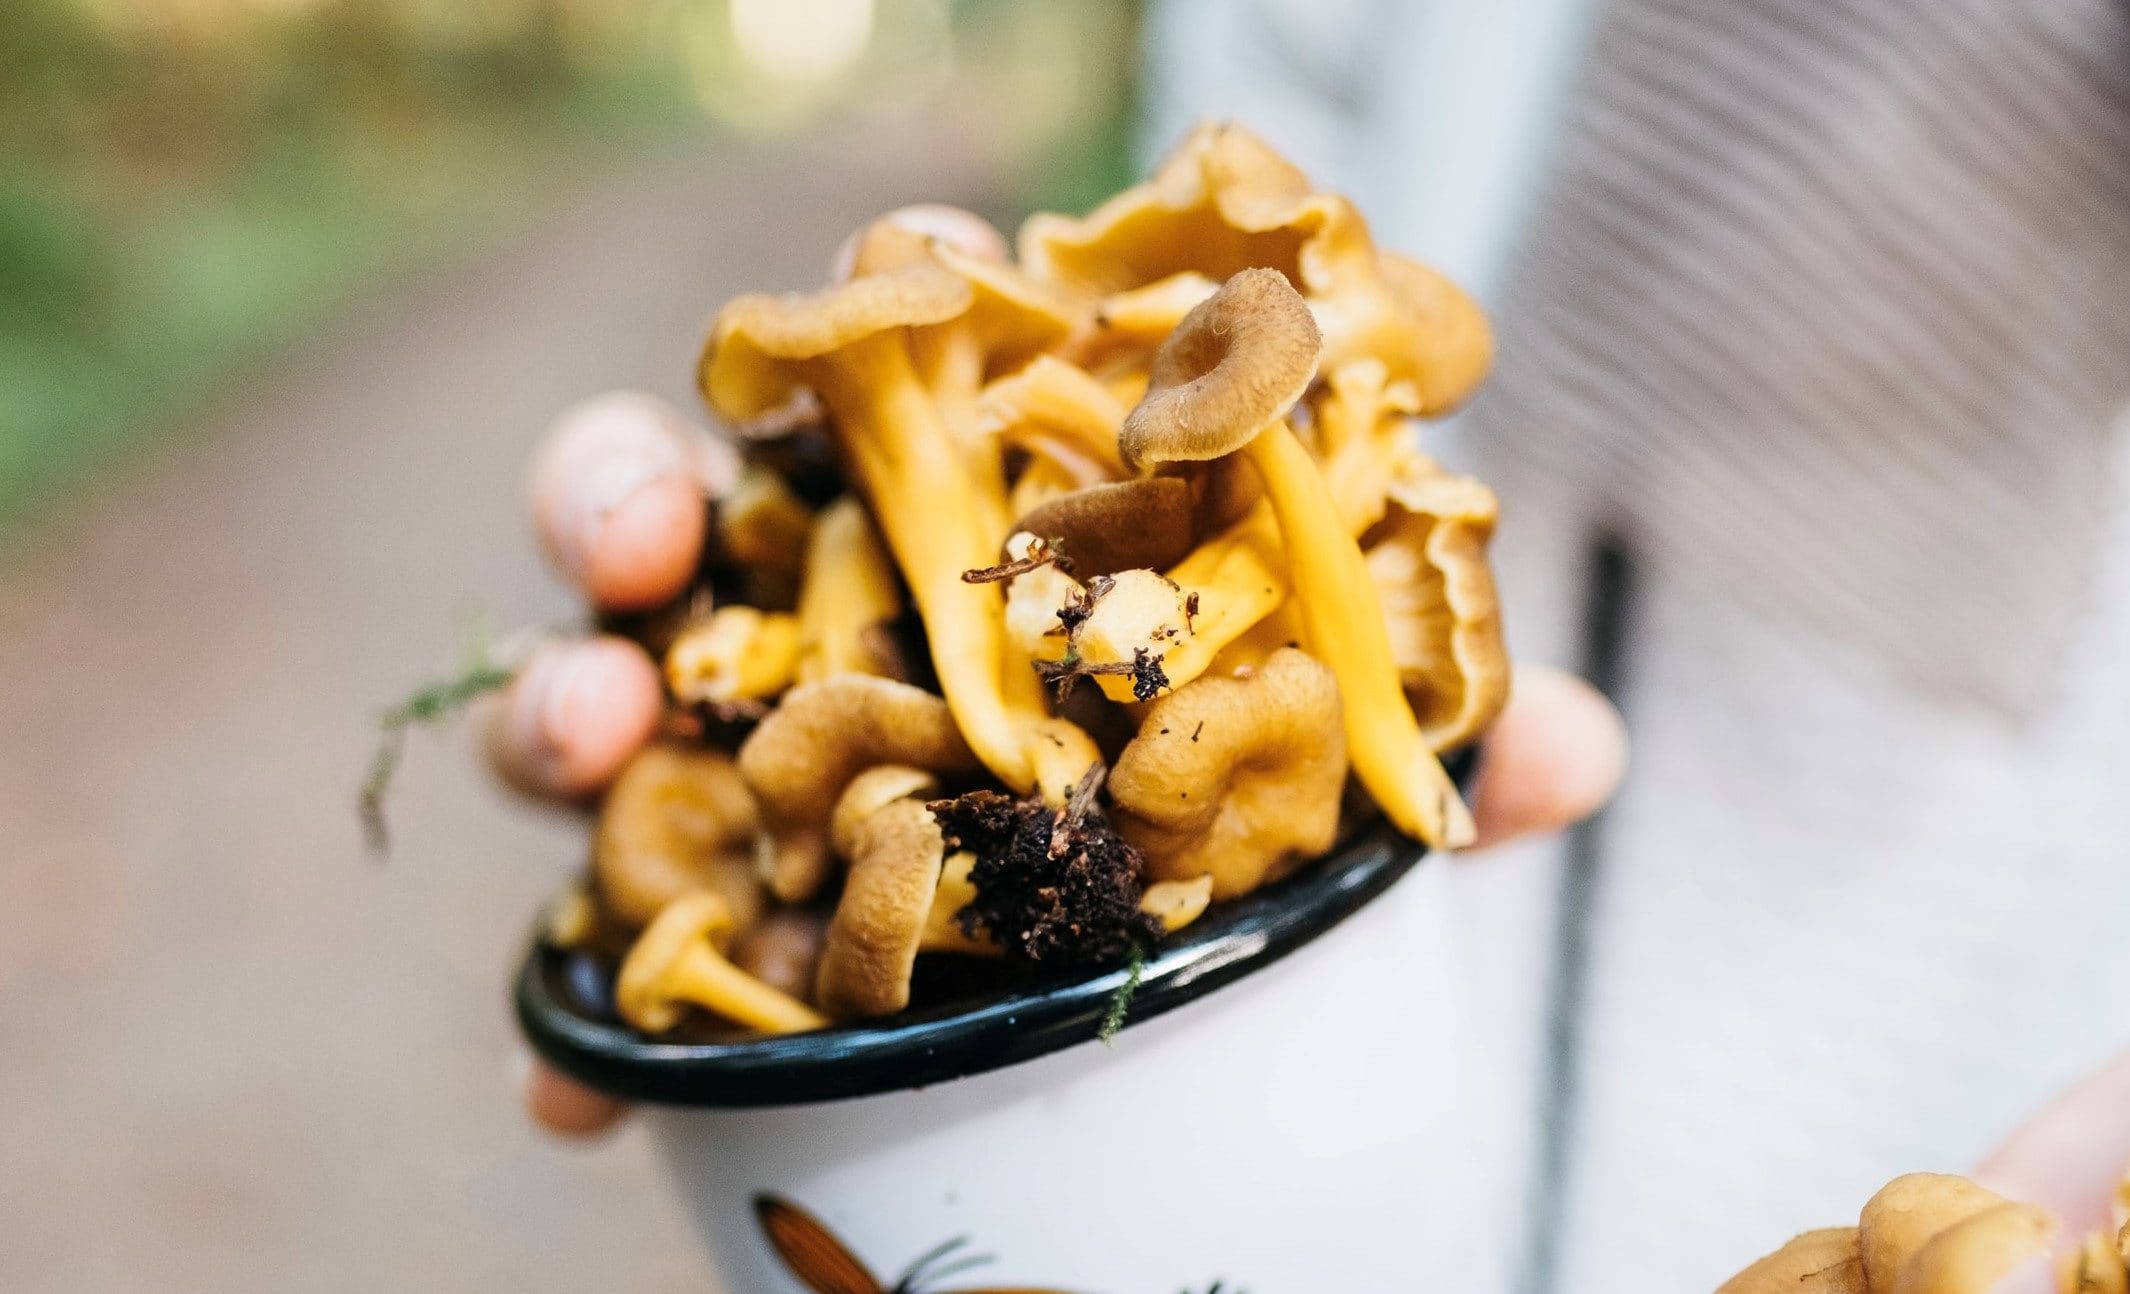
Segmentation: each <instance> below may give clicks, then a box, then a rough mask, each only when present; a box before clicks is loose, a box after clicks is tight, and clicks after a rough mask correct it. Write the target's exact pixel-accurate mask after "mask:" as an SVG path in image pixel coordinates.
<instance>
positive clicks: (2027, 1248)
mask: <svg viewBox="0 0 2130 1294" xmlns="http://www.w3.org/2000/svg"><path fill="white" fill-rule="evenodd" d="M2060 1226H2061V1223H2060V1222H2059V1220H2058V1219H2057V1217H2056V1215H2055V1214H2053V1213H2050V1212H2049V1211H2048V1210H2047V1209H2044V1208H2041V1207H2039V1206H2037V1205H2033V1204H1998V1205H1995V1206H1993V1207H1991V1208H1987V1209H1984V1210H1982V1211H1981V1212H1979V1213H1975V1214H1972V1215H1970V1216H1968V1217H1965V1218H1962V1219H1961V1220H1960V1221H1958V1222H1955V1223H1953V1224H1952V1225H1951V1226H1948V1227H1946V1228H1945V1229H1944V1230H1942V1231H1940V1232H1938V1233H1937V1234H1936V1235H1934V1236H1932V1237H1931V1238H1930V1240H1929V1241H1928V1242H1927V1243H1925V1244H1924V1246H1923V1247H1922V1248H1921V1249H1919V1250H1917V1251H1916V1255H1915V1257H1913V1258H1911V1259H1909V1260H1908V1263H1907V1265H1906V1266H1904V1267H1903V1268H1902V1269H1901V1274H1900V1278H1899V1279H1898V1280H1896V1281H1894V1282H1893V1284H1892V1285H1890V1286H1888V1287H1887V1288H1888V1289H1889V1290H1890V1291H1891V1294H1989V1291H1991V1290H1993V1289H1995V1288H1996V1287H1997V1282H1998V1281H2000V1280H2002V1279H2004V1277H2005V1276H2006V1275H2008V1274H2009V1273H2010V1272H2011V1270H2012V1269H2013V1268H2015V1267H2017V1266H2019V1265H2020V1264H2021V1263H2023V1262H2026V1261H2027V1260H2029V1259H2032V1258H2036V1257H2040V1256H2042V1255H2045V1254H2047V1253H2048V1252H2049V1247H2050V1242H2051V1241H2053V1240H2054V1239H2055V1236H2056V1232H2057V1230H2058V1229H2059V1228H2060Z"/></svg>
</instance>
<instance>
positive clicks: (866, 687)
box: [739, 674, 978, 826]
mask: <svg viewBox="0 0 2130 1294" xmlns="http://www.w3.org/2000/svg"><path fill="white" fill-rule="evenodd" d="M876 764H907V765H909V766H911V767H913V768H921V769H926V770H929V771H933V772H939V773H973V772H975V771H977V768H978V765H977V762H976V756H975V755H974V754H972V753H970V750H969V747H968V744H967V743H966V742H964V741H963V740H962V736H961V730H960V729H958V728H956V727H955V726H954V716H953V715H952V714H951V713H950V712H949V711H948V710H947V703H946V702H945V701H943V700H941V699H940V698H938V697H937V696H934V695H933V694H932V693H930V692H927V691H925V690H924V689H923V688H920V687H913V686H911V685H910V684H908V683H899V682H896V681H895V680H893V679H886V678H879V677H876V676H874V675H870V674H838V675H835V676H833V677H830V678H824V679H818V680H816V681H814V682H811V683H801V684H800V685H799V686H797V687H795V688H793V689H791V691H789V692H787V693H785V694H784V700H783V701H782V703H780V704H779V705H778V706H777V708H776V709H774V710H772V711H770V712H769V714H768V715H767V716H766V717H765V718H764V719H763V720H762V721H761V723H759V724H757V725H756V726H755V730H754V731H753V732H752V733H750V734H748V737H747V740H746V741H745V742H743V743H742V744H741V745H740V751H739V769H740V774H741V776H743V777H745V778H746V779H747V785H748V786H749V787H750V788H751V789H752V790H753V791H754V793H755V795H756V796H757V797H758V799H759V800H760V802H761V805H762V810H763V813H764V815H765V816H766V817H767V818H768V819H769V820H770V822H771V823H772V824H776V823H803V824H808V825H814V826H822V825H826V824H827V822H828V821H829V818H830V816H831V815H832V814H833V812H834V810H835V807H836V800H837V798H838V797H839V796H841V795H842V794H843V790H844V788H845V787H847V786H849V785H850V783H851V779H853V778H855V777H857V776H858V774H859V773H861V772H863V771H864V770H866V769H868V768H871V767H873V766H874V765H876Z"/></svg>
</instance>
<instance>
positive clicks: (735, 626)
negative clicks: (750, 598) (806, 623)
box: [666, 604, 800, 707]
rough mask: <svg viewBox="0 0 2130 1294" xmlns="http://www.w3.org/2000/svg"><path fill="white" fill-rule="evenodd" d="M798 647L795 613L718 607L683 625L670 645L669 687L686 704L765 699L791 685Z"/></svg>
mask: <svg viewBox="0 0 2130 1294" xmlns="http://www.w3.org/2000/svg"><path fill="white" fill-rule="evenodd" d="M799 645H800V633H799V620H798V618H797V617H796V616H789V615H785V614H784V613H783V612H781V611H758V610H756V609H755V608H753V607H750V606H742V605H738V604H735V605H732V606H724V607H719V608H718V609H717V610H715V611H713V612H711V613H710V614H709V616H708V617H706V618H704V619H701V620H697V621H695V622H694V623H692V624H690V625H688V626H687V627H685V628H683V629H682V630H681V631H680V633H679V635H678V636H676V637H675V638H674V639H673V643H672V645H671V646H669V647H667V648H666V688H667V690H668V691H670V692H672V693H673V698H674V699H675V700H676V701H680V702H683V703H686V704H702V705H709V706H738V707H744V706H747V705H748V704H749V703H760V702H762V701H765V700H768V699H769V698H771V697H774V696H776V695H777V694H778V693H779V692H782V691H783V690H784V689H785V688H787V687H790V686H791V683H792V680H793V679H794V678H795V677H796V676H797V672H798V667H799Z"/></svg>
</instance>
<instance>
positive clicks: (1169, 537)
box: [1013, 476, 1197, 579]
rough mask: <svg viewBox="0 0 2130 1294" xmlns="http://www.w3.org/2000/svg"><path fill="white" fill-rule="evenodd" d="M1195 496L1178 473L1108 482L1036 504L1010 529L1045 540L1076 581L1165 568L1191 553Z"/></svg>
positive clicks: (1187, 482) (1190, 486) (1195, 493)
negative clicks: (1139, 568)
mask: <svg viewBox="0 0 2130 1294" xmlns="http://www.w3.org/2000/svg"><path fill="white" fill-rule="evenodd" d="M1196 495H1197V491H1196V490H1194V489H1193V488H1192V483H1191V482H1190V481H1188V480H1186V479H1184V478H1183V477H1180V476H1142V477H1139V478H1137V479H1136V480H1130V481H1109V482H1104V483H1103V484H1101V485H1091V486H1088V487H1087V488H1086V489H1083V490H1075V491H1073V492H1072V493H1070V494H1065V495H1060V496H1058V497H1057V498H1054V499H1050V500H1047V501H1046V502H1044V503H1041V504H1038V505H1037V506H1036V507H1034V508H1031V509H1030V510H1029V511H1028V513H1027V515H1025V516H1023V517H1022V518H1021V519H1020V520H1019V521H1018V522H1016V523H1014V527H1013V528H1014V529H1015V530H1016V531H1026V532H1028V533H1030V534H1034V535H1040V536H1041V537H1042V538H1044V539H1047V540H1049V541H1050V542H1051V543H1052V544H1053V545H1054V546H1055V547H1056V548H1057V549H1058V551H1060V552H1062V553H1064V554H1065V556H1066V557H1067V559H1069V560H1070V561H1071V562H1072V570H1073V574H1074V575H1075V576H1077V577H1079V578H1082V579H1086V578H1090V577H1092V576H1096V575H1109V574H1112V573H1114V572H1116V571H1122V570H1129V569H1131V568H1132V567H1135V566H1150V567H1158V568H1166V567H1169V566H1173V565H1175V564H1176V563H1177V562H1180V561H1182V560H1183V559H1184V557H1185V556H1187V555H1188V554H1189V553H1190V551H1191V543H1192V538H1193V536H1192V510H1193V508H1194V506H1195V505H1196V503H1197V498H1196Z"/></svg>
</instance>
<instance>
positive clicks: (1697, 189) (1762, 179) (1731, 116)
mask: <svg viewBox="0 0 2130 1294" xmlns="http://www.w3.org/2000/svg"><path fill="white" fill-rule="evenodd" d="M1582 76H1583V79H1582V81H1581V83H1580V85H1579V86H1578V88H1577V89H1576V91H1575V92H1574V93H1573V95H1572V96H1571V99H1570V108H1569V116H1568V119H1567V121H1566V122H1565V123H1564V133H1563V135H1562V138H1561V142H1560V144H1559V146H1558V153H1557V156H1556V159H1555V166H1554V169H1553V173H1552V176H1551V178H1550V181H1549V184H1548V186H1547V188H1546V189H1545V190H1544V191H1543V192H1542V193H1541V195H1540V197H1539V200H1538V206H1537V209H1536V211H1535V215H1534V219H1533V221H1532V223H1531V226H1530V228H1529V231H1528V233H1527V235H1526V241H1525V244H1524V246H1523V248H1522V249H1521V254H1520V256H1519V257H1518V258H1517V265H1518V269H1517V272H1516V275H1515V277H1514V278H1513V279H1512V281H1511V282H1510V284H1509V287H1508V290H1507V300H1506V301H1505V302H1504V303H1503V305H1502V309H1501V310H1500V318H1501V319H1502V320H1503V321H1504V333H1503V337H1502V345H1501V356H1502V358H1501V368H1500V371H1499V373H1498V375H1497V377H1496V379H1495V380H1494V381H1493V382H1492V383H1491V384H1490V385H1489V387H1488V388H1487V390H1486V392H1485V393H1484V394H1482V396H1481V397H1480V400H1479V402H1478V404H1477V405H1476V406H1475V407H1474V409H1473V410H1472V413H1471V419H1472V423H1473V425H1474V430H1475V433H1476V434H1477V435H1478V436H1479V437H1481V442H1480V443H1487V442H1492V443H1495V444H1497V445H1500V446H1502V447H1504V448H1505V449H1506V450H1507V451H1508V453H1510V454H1513V455H1515V456H1516V458H1517V462H1516V464H1515V465H1514V467H1513V469H1512V470H1515V471H1519V472H1528V473H1530V476H1531V481H1530V482H1528V483H1526V485H1527V487H1528V486H1537V487H1539V488H1541V489H1543V487H1544V486H1545V485H1546V484H1547V483H1549V482H1550V483H1552V484H1553V485H1554V486H1557V487H1559V488H1562V489H1565V490H1568V491H1572V493H1573V496H1574V497H1576V498H1579V499H1583V500H1587V499H1589V498H1590V497H1591V496H1592V495H1593V493H1595V494H1596V496H1597V497H1598V498H1600V499H1601V500H1602V501H1603V506H1604V508H1605V509H1606V510H1607V511H1608V512H1609V514H1610V516H1609V520H1610V522H1611V523H1612V524H1613V525H1614V526H1616V527H1617V528H1618V529H1619V531H1621V532H1622V533H1623V535H1624V536H1625V537H1626V539H1627V540H1628V542H1629V544H1630V546H1631V547H1633V548H1635V549H1636V550H1637V551H1639V552H1641V553H1642V554H1643V555H1644V556H1645V558H1646V559H1647V560H1650V561H1653V562H1655V563H1657V564H1658V565H1659V566H1660V567H1661V568H1664V569H1666V570H1668V571H1670V572H1671V573H1673V574H1675V575H1678V576H1680V577H1681V578H1685V579H1688V580H1704V581H1708V580H1712V581H1716V582H1719V583H1720V584H1721V585H1722V586H1724V587H1726V588H1730V589H1733V590H1735V589H1739V588H1748V589H1750V590H1751V591H1752V593H1751V596H1752V597H1753V598H1755V599H1758V600H1759V601H1760V602H1761V604H1762V605H1763V609H1765V610H1769V611H1772V612H1774V613H1776V614H1780V615H1801V616H1804V617H1807V618H1808V619H1809V621H1810V622H1811V623H1813V624H1815V625H1816V626H1817V627H1819V628H1821V629H1825V630H1828V631H1830V632H1834V633H1837V634H1838V635H1839V636H1840V637H1841V638H1842V639H1843V640H1845V641H1848V642H1850V643H1851V644H1852V645H1853V646H1856V647H1858V648H1861V649H1863V650H1865V651H1867V652H1869V653H1871V654H1872V655H1873V656H1874V657H1876V658H1877V659H1879V660H1881V661H1884V662H1887V663H1889V664H1890V665H1891V666H1892V667H1893V668H1894V669H1896V670H1898V671H1899V672H1900V674H1901V676H1902V677H1903V678H1904V681H1907V682H1909V683H1911V684H1915V685H1918V686H1921V687H1923V688H1926V689H1928V690H1930V691H1931V692H1933V693H1936V694H1940V695H1944V696H1952V697H1957V698H1961V699H1964V700H1971V701H1974V702H1978V703H1981V704H1983V705H1986V706H1989V707H1991V708H1992V709H1996V710H2002V711H2007V712H2010V713H2012V714H2013V715H2017V714H2020V713H2023V712H2025V711H2027V710H2028V709H2030V708H2031V707H2032V706H2033V705H2034V704H2036V703H2037V702H2038V701H2039V700H2041V699H2042V698H2044V697H2046V696H2047V695H2049V693H2050V691H2051V685H2052V681H2053V678H2054V671H2055V669H2056V667H2057V664H2058V662H2059V658H2060V656H2061V652H2062V648H2063V644H2064V642H2065V639H2066V636H2067V634H2068V632H2069V630H2070V626H2071V623H2072V621H2073V618H2074V617H2075V616H2076V615H2077V613H2078V612H2079V610H2080V608H2081V606H2082V604H2083V601H2084V599H2085V598H2086V595H2087V588H2088V584H2089V582H2090V580H2091V578H2092V574H2093V568H2094V551H2095V547H2096V544H2097V542H2098V538H2099V534H2100V526H2101V523H2102V522H2103V521H2104V520H2105V517H2104V514H2105V513H2106V511H2107V510H2108V508H2109V506H2110V499H2111V497H2112V495H2111V491H2112V489H2113V484H2112V483H2111V481H2110V480H2109V477H2108V461H2109V454H2108V450H2109V445H2110V443H2111V440H2112V435H2113V429H2114V425H2115V423H2116V422H2117V420H2118V418H2119V417H2120V416H2121V414H2122V412H2123V411H2124V409H2125V408H2126V407H2130V4H2125V3H2122V0H1762V2H1754V3H1744V2H1731V0H1609V2H1607V0H1601V3H1600V5H1599V9H1598V11H1597V13H1596V14H1595V16H1594V19H1593V26H1592V29H1591V34H1590V45H1589V48H1588V51H1587V57H1586V60H1585V64H1584V70H1583V73H1582ZM1497 457H1506V455H1502V456H1497ZM1504 484H1508V485H1511V486H1512V488H1514V486H1515V483H1513V482H1504Z"/></svg>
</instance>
